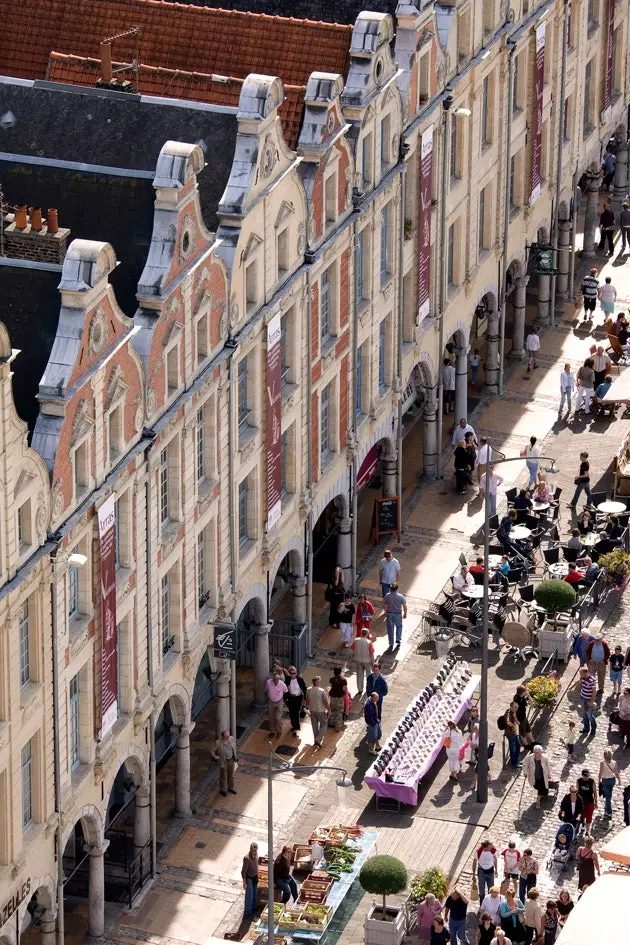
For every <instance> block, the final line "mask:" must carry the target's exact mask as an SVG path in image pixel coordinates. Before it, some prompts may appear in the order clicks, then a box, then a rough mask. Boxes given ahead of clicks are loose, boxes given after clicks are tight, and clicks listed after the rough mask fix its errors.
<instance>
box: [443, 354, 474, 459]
mask: <svg viewBox="0 0 630 945" xmlns="http://www.w3.org/2000/svg"><path fill="white" fill-rule="evenodd" d="M469 350H470V348H469V347H468V345H463V346H462V347H461V348H459V347H458V348H455V349H454V354H455V417H454V420H453V423H454V425H455V426H457V424H458V423H459V421H460V420H461V419H462V417H466V416H467V415H468V352H469ZM440 445H441V444H440Z"/></svg>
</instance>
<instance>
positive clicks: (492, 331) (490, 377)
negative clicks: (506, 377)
mask: <svg viewBox="0 0 630 945" xmlns="http://www.w3.org/2000/svg"><path fill="white" fill-rule="evenodd" d="M483 370H484V388H485V390H486V393H488V394H496V393H498V391H499V313H498V312H488V327H487V328H486V360H485V364H484V366H483Z"/></svg>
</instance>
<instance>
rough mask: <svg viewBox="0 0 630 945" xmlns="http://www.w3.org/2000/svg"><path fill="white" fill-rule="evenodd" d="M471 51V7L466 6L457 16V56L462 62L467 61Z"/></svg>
mask: <svg viewBox="0 0 630 945" xmlns="http://www.w3.org/2000/svg"><path fill="white" fill-rule="evenodd" d="M470 51H471V35H470V7H466V9H465V10H462V11H461V12H460V14H459V16H458V17H457V58H458V60H459V62H460V63H464V62H466V60H467V59H468V57H469V56H470Z"/></svg>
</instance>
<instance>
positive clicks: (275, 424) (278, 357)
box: [267, 312, 282, 529]
mask: <svg viewBox="0 0 630 945" xmlns="http://www.w3.org/2000/svg"><path fill="white" fill-rule="evenodd" d="M281 464H282V317H281V315H280V313H279V312H278V314H277V315H274V316H273V318H271V319H270V320H269V323H268V325H267V528H268V529H269V528H273V526H274V525H275V524H276V522H277V521H278V519H279V518H280V515H281V512H282V466H281Z"/></svg>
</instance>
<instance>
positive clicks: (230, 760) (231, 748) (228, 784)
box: [211, 729, 238, 797]
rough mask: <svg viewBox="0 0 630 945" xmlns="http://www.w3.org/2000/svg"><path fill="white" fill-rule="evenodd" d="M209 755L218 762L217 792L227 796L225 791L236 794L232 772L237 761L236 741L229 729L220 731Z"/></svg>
mask: <svg viewBox="0 0 630 945" xmlns="http://www.w3.org/2000/svg"><path fill="white" fill-rule="evenodd" d="M211 755H212V757H213V758H214V759H216V761H218V762H219V793H220V794H221V795H222V796H223V797H227V792H228V791H229V792H230V794H236V791H235V789H234V772H235V770H236V765H237V762H238V752H237V750H236V741H235V739H234V737H233V736H232V735H230V732H229V729H225V730H224V731H223V732H221V737H220V738H218V739H217V740H216V742H215V743H214V750H213V751H212V752H211Z"/></svg>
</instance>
